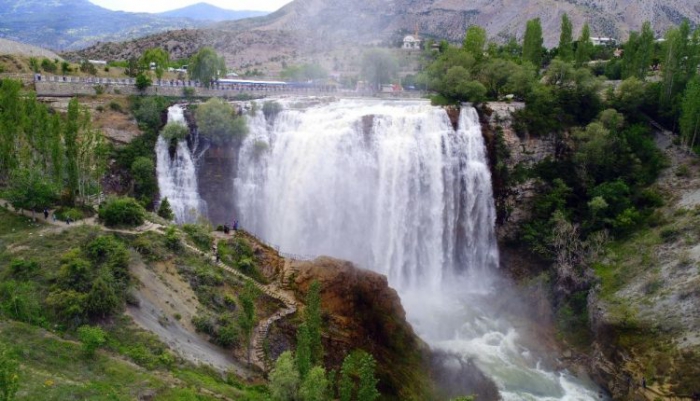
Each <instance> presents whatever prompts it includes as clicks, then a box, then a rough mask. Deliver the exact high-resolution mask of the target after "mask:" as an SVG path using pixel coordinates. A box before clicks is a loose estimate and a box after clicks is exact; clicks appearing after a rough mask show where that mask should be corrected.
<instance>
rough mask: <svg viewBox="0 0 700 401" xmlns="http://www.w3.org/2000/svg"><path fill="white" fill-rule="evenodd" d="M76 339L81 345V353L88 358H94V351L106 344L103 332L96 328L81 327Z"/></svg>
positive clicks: (105, 336)
mask: <svg viewBox="0 0 700 401" xmlns="http://www.w3.org/2000/svg"><path fill="white" fill-rule="evenodd" d="M78 338H79V339H80V341H81V342H82V343H83V353H84V354H85V356H86V357H88V358H92V357H94V356H95V351H97V349H98V348H99V347H101V346H102V345H104V344H105V343H106V342H107V335H106V334H105V332H104V330H102V329H101V328H100V327H97V326H81V327H80V328H79V329H78Z"/></svg>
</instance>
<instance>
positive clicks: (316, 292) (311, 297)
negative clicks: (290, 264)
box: [304, 280, 323, 365]
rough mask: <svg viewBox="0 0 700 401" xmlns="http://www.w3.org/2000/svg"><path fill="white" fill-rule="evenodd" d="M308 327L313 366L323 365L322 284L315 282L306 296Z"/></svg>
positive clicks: (305, 313)
mask: <svg viewBox="0 0 700 401" xmlns="http://www.w3.org/2000/svg"><path fill="white" fill-rule="evenodd" d="M304 315H305V316H304V317H305V320H306V325H307V326H308V328H309V351H310V352H311V363H312V365H322V364H323V343H322V341H321V340H322V337H321V331H322V330H321V329H322V328H321V322H322V318H321V315H322V311H321V284H320V283H319V282H318V280H314V281H313V282H312V283H311V285H310V286H309V292H308V294H307V295H306V310H305V311H304Z"/></svg>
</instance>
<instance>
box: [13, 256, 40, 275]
mask: <svg viewBox="0 0 700 401" xmlns="http://www.w3.org/2000/svg"><path fill="white" fill-rule="evenodd" d="M38 271H39V263H37V262H36V261H34V260H24V259H12V261H11V262H10V274H11V275H12V277H14V278H18V279H28V278H30V277H33V276H34V275H36V274H37V273H38Z"/></svg>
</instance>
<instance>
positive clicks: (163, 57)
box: [139, 47, 170, 79]
mask: <svg viewBox="0 0 700 401" xmlns="http://www.w3.org/2000/svg"><path fill="white" fill-rule="evenodd" d="M151 63H153V72H154V73H155V74H156V77H157V78H158V79H161V78H162V77H163V72H164V71H165V69H166V68H168V64H169V63H170V54H168V52H166V51H165V50H163V49H161V48H160V47H154V48H151V49H148V50H146V51H145V52H144V53H143V54H142V55H141V58H140V59H139V65H140V67H141V70H142V71H150V70H151Z"/></svg>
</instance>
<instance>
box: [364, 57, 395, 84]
mask: <svg viewBox="0 0 700 401" xmlns="http://www.w3.org/2000/svg"><path fill="white" fill-rule="evenodd" d="M398 68H399V67H398V63H397V62H396V57H394V55H393V54H392V53H391V51H389V50H387V49H372V50H368V51H366V52H365V54H364V56H363V57H362V76H363V77H364V78H365V79H367V81H369V82H370V83H371V84H372V86H373V88H374V90H380V89H381V86H382V84H388V83H391V80H392V79H393V78H394V77H395V76H396V73H397V72H398Z"/></svg>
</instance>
